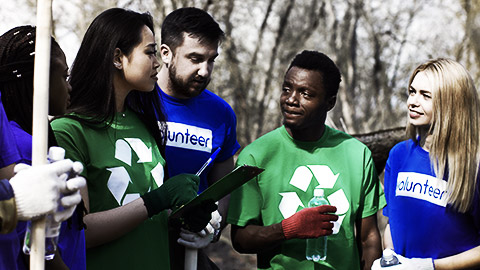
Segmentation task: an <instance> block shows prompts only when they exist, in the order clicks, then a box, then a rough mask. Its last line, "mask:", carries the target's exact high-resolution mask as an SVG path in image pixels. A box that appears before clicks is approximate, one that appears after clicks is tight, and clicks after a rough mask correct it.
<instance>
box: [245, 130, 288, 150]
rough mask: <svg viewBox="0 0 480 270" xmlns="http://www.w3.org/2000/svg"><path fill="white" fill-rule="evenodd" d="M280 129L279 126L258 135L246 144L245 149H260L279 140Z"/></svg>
mask: <svg viewBox="0 0 480 270" xmlns="http://www.w3.org/2000/svg"><path fill="white" fill-rule="evenodd" d="M281 129H282V127H279V128H277V129H274V130H272V131H270V132H268V133H266V134H264V135H262V136H260V137H258V138H257V139H256V140H255V141H253V142H252V143H250V144H249V145H247V146H246V147H245V149H262V148H265V147H270V145H271V144H274V143H275V142H277V141H279V140H281V137H282V135H281Z"/></svg>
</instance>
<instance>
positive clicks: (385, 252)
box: [382, 248, 394, 261]
mask: <svg viewBox="0 0 480 270" xmlns="http://www.w3.org/2000/svg"><path fill="white" fill-rule="evenodd" d="M393 254H394V252H393V250H391V249H389V248H386V249H384V250H383V254H382V257H383V259H384V260H386V261H390V260H392V259H393Z"/></svg>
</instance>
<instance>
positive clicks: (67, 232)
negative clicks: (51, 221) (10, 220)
mask: <svg viewBox="0 0 480 270" xmlns="http://www.w3.org/2000/svg"><path fill="white" fill-rule="evenodd" d="M10 128H11V130H12V133H13V134H14V136H15V141H16V145H17V149H18V151H19V153H20V156H21V162H23V163H25V164H28V165H31V164H32V135H30V134H28V133H27V132H25V131H24V130H23V129H22V128H21V127H20V126H19V125H18V124H17V123H16V122H14V121H10ZM79 222H80V221H79V217H78V215H77V213H74V214H73V215H72V218H71V220H70V223H69V222H68V220H67V221H64V222H62V226H61V228H60V236H59V239H58V250H59V252H60V255H61V257H62V259H63V262H64V263H65V264H66V265H67V266H68V267H69V269H72V270H73V269H78V270H84V269H86V257H85V256H86V255H85V231H84V230H83V228H81V227H80V225H79ZM16 231H17V232H16V234H17V239H18V240H17V242H18V244H17V243H14V245H15V246H19V247H21V246H22V245H23V239H24V237H25V231H26V222H19V223H18V224H17V228H16ZM20 250H21V248H18V252H21V251H20ZM23 268H24V266H23V264H22V263H21V262H20V261H19V269H23ZM0 269H3V268H0Z"/></svg>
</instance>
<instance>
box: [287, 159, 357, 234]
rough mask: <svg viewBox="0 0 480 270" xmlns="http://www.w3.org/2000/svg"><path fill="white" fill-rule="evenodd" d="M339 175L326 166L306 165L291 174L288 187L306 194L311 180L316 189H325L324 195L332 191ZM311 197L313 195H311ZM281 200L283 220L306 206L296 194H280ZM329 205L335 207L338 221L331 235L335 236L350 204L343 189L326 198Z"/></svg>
mask: <svg viewBox="0 0 480 270" xmlns="http://www.w3.org/2000/svg"><path fill="white" fill-rule="evenodd" d="M339 175H340V173H337V174H333V172H332V170H331V169H330V167H328V166H326V165H306V166H300V167H298V168H297V169H296V170H295V172H294V173H293V176H292V178H291V179H290V185H292V186H294V187H297V188H298V189H300V190H302V191H303V192H306V191H307V189H308V187H309V186H310V184H311V182H312V180H313V179H315V180H316V181H317V183H318V187H320V188H322V189H325V190H326V192H325V193H326V194H328V193H329V192H328V191H327V190H328V189H332V188H333V187H334V186H335V183H336V182H337V179H338V176H339ZM312 195H313V194H312ZM280 196H282V199H281V201H280V204H279V206H278V208H279V210H280V212H281V213H282V215H283V218H284V219H285V218H288V217H290V216H292V215H293V214H295V213H296V212H297V209H298V207H299V206H301V207H303V208H305V207H307V206H306V205H304V204H303V202H302V201H301V200H300V197H299V196H298V194H297V192H281V193H280ZM326 199H327V200H328V202H329V203H330V204H331V205H334V206H335V207H337V212H335V214H337V215H338V220H337V221H335V222H334V227H333V233H334V234H336V233H338V231H339V230H340V226H341V225H342V222H343V219H344V218H345V216H346V213H347V212H348V210H349V209H350V203H349V201H348V199H347V196H346V195H345V192H343V189H339V190H337V191H335V192H334V193H332V194H330V195H328V196H327V197H326Z"/></svg>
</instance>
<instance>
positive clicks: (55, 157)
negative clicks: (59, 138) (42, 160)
mask: <svg viewBox="0 0 480 270" xmlns="http://www.w3.org/2000/svg"><path fill="white" fill-rule="evenodd" d="M64 158H65V149H63V148H61V147H58V146H52V147H50V149H48V159H50V161H51V162H55V161H59V160H62V159H64Z"/></svg>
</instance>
